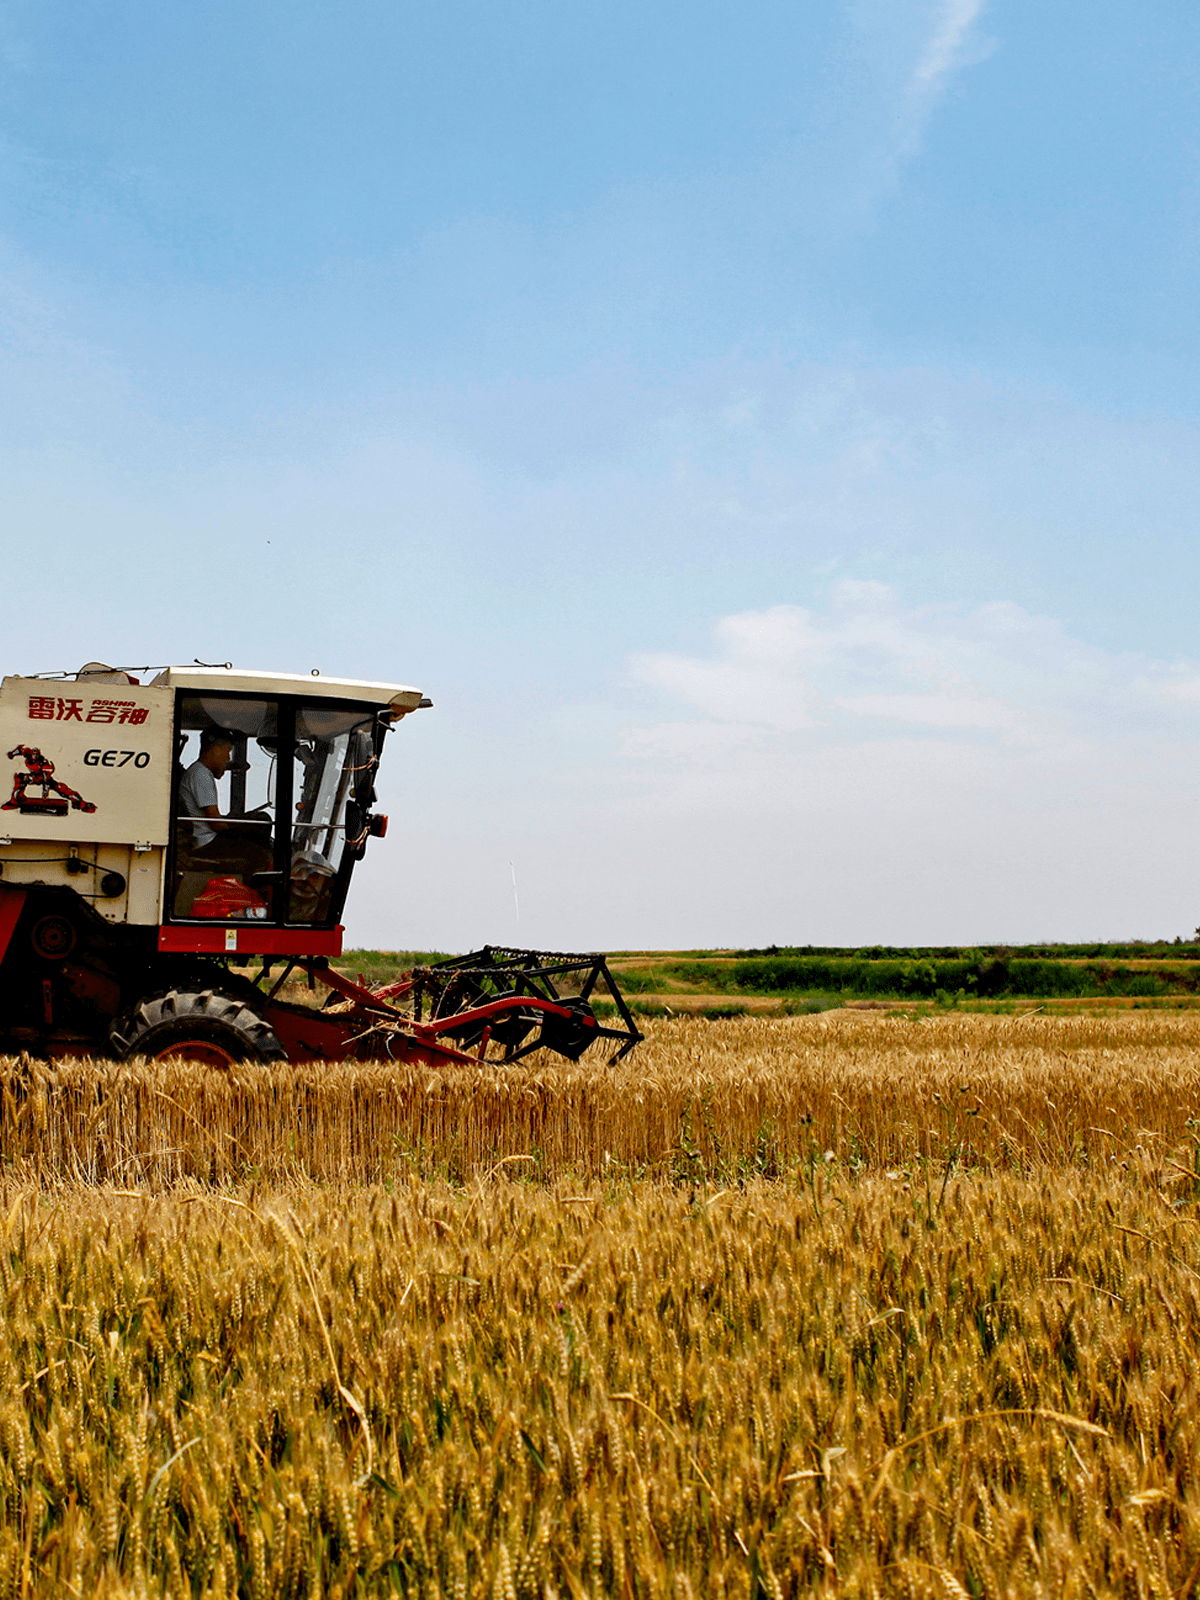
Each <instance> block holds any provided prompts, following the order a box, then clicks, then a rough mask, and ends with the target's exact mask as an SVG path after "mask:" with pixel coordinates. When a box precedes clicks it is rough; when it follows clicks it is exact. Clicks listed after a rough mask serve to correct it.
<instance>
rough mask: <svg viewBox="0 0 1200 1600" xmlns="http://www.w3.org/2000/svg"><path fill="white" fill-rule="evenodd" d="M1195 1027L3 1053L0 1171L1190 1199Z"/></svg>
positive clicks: (686, 1033) (1197, 1091) (657, 1029)
mask: <svg viewBox="0 0 1200 1600" xmlns="http://www.w3.org/2000/svg"><path fill="white" fill-rule="evenodd" d="M1198 1116H1200V1017H1197V1016H1196V1015H1195V1014H1194V1013H1170V1014H1164V1013H1142V1014H1137V1013H1135V1014H1126V1015H1122V1016H1114V1017H1105V1018H1099V1019H1094V1018H1062V1017H1042V1016H1034V1017H1027V1018H1012V1017H986V1016H960V1015H949V1016H943V1017H936V1018H930V1019H922V1020H914V1019H911V1018H900V1017H895V1016H888V1015H886V1014H874V1015H873V1014H870V1013H851V1012H839V1013H825V1014H822V1015H819V1016H813V1017H797V1018H779V1019H764V1018H755V1017H747V1018H742V1019H737V1020H733V1021H728V1022H710V1021H698V1020H692V1019H684V1018H675V1019H667V1020H664V1021H656V1022H654V1023H652V1024H651V1025H650V1032H649V1038H648V1040H647V1042H646V1043H645V1044H644V1045H642V1046H640V1047H639V1049H638V1050H637V1051H636V1052H635V1053H634V1055H633V1056H631V1057H630V1058H628V1059H627V1060H626V1061H625V1062H622V1063H619V1064H618V1065H617V1066H615V1067H610V1066H608V1065H607V1064H606V1062H605V1060H604V1059H603V1057H599V1056H593V1057H592V1058H589V1059H585V1060H584V1061H582V1062H580V1063H578V1064H574V1065H573V1064H571V1063H569V1062H565V1061H562V1060H561V1059H559V1058H557V1057H549V1058H545V1059H540V1060H536V1061H535V1060H532V1059H531V1060H530V1061H529V1062H527V1063H522V1064H520V1065H517V1066H513V1067H504V1066H500V1065H497V1064H492V1063H483V1064H481V1065H480V1066H478V1067H474V1066H472V1067H463V1068H461V1069H454V1070H450V1071H435V1070H432V1069H429V1068H424V1067H398V1066H395V1065H392V1064H390V1063H340V1064H320V1065H316V1066H311V1065H310V1066H289V1065H283V1066H273V1067H241V1068H237V1069H234V1070H231V1071H229V1072H227V1073H226V1072H220V1071H215V1070H213V1069H211V1068H206V1067H201V1066H197V1065H192V1064H189V1063H179V1062H167V1063H162V1062H159V1063H132V1064H125V1065H118V1064H116V1063H111V1062H109V1063H105V1062H87V1061H63V1062H60V1063H59V1064H57V1065H56V1066H49V1067H48V1066H42V1065H38V1064H35V1063H30V1062H27V1061H26V1062H15V1061H14V1062H11V1063H10V1064H9V1067H8V1070H7V1072H6V1074H5V1076H4V1079H3V1094H2V1096H0V1161H3V1163H4V1164H5V1166H6V1167H7V1168H8V1169H9V1170H11V1171H14V1172H16V1173H20V1174H25V1175H27V1176H29V1177H30V1178H33V1179H36V1180H37V1181H39V1182H52V1181H58V1180H66V1181H80V1182H87V1183H115V1184H117V1185H121V1186H130V1185H133V1184H143V1183H150V1184H170V1183H174V1182H177V1181H179V1180H180V1179H198V1180H200V1181H202V1182H206V1183H226V1182H231V1181H233V1182H236V1181H241V1180H244V1179H247V1178H258V1179H261V1180H264V1181H271V1182H280V1181H290V1180H291V1179H292V1178H295V1177H301V1178H304V1179H312V1180H317V1181H322V1182H330V1181H341V1182H362V1183H366V1182H375V1181H379V1180H381V1179H384V1178H387V1177H395V1176H396V1175H398V1174H399V1175H405V1174H408V1173H410V1172H411V1173H416V1174H419V1175H433V1176H438V1175H441V1176H445V1177H447V1178H450V1179H452V1180H454V1181H467V1180H471V1179H474V1178H475V1177H477V1176H479V1175H481V1174H486V1173H488V1172H491V1171H493V1170H494V1169H495V1167H496V1164H497V1163H498V1162H500V1161H508V1162H510V1163H511V1164H512V1165H513V1167H514V1170H515V1169H516V1168H518V1167H519V1168H520V1170H521V1172H522V1174H524V1175H528V1176H529V1177H532V1178H537V1179H547V1178H553V1177H554V1176H556V1175H560V1174H572V1175H574V1176H576V1177H578V1178H580V1179H586V1178H595V1177H601V1176H629V1175H639V1174H640V1175H651V1176H662V1177H685V1178H694V1179H701V1178H713V1179H715V1180H717V1181H720V1182H724V1181H734V1180H737V1179H740V1178H744V1177H747V1176H753V1175H756V1174H757V1175H764V1176H773V1175H781V1174H789V1173H792V1172H794V1171H795V1170H797V1169H798V1168H799V1167H802V1166H807V1167H810V1168H811V1166H812V1165H813V1163H814V1162H826V1161H827V1162H828V1163H831V1164H834V1165H837V1166H841V1167H846V1168H850V1169H853V1170H855V1171H864V1170H865V1171H878V1170H881V1169H882V1170H890V1169H894V1168H900V1167H904V1166H906V1165H909V1164H912V1163H930V1162H933V1163H936V1164H940V1165H941V1166H942V1167H945V1168H947V1169H949V1168H964V1167H965V1168H968V1169H979V1170H985V1171H996V1170H1006V1169H1025V1168H1027V1167H1029V1166H1030V1165H1031V1164H1033V1163H1042V1164H1058V1165H1070V1166H1075V1167H1090V1168H1093V1169H1103V1168H1105V1167H1108V1166H1111V1165H1113V1164H1115V1163H1120V1162H1121V1161H1127V1160H1129V1159H1132V1158H1136V1159H1141V1156H1142V1155H1143V1154H1145V1155H1147V1156H1149V1157H1151V1158H1153V1160H1154V1161H1155V1162H1156V1163H1157V1164H1158V1166H1159V1169H1160V1170H1161V1172H1162V1173H1163V1175H1164V1181H1165V1179H1166V1178H1167V1177H1170V1178H1171V1179H1172V1180H1177V1181H1178V1182H1179V1183H1180V1184H1184V1183H1186V1182H1187V1181H1189V1179H1188V1175H1189V1173H1190V1172H1191V1171H1192V1170H1193V1168H1194V1167H1195V1164H1196V1159H1197V1157H1196V1152H1197V1148H1198V1147H1200V1141H1198V1140H1197V1139H1196V1137H1195V1132H1196V1130H1195V1126H1194V1123H1193V1119H1195V1118H1197V1117H1198Z"/></svg>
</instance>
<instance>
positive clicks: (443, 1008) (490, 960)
mask: <svg viewBox="0 0 1200 1600" xmlns="http://www.w3.org/2000/svg"><path fill="white" fill-rule="evenodd" d="M408 981H409V983H410V984H411V991H412V997H413V1007H414V1014H415V1017H416V1020H417V1022H418V1023H419V1022H421V1021H422V1020H423V1018H422V1013H423V1012H426V1014H427V1015H428V1017H429V1020H430V1022H431V1023H435V1022H436V1023H440V1024H441V1026H440V1027H439V1029H438V1032H439V1033H440V1034H442V1035H444V1036H446V1037H448V1038H451V1039H453V1040H454V1042H455V1044H456V1045H458V1047H459V1048H460V1049H470V1048H472V1047H473V1046H475V1045H477V1044H481V1043H482V1042H483V1041H484V1039H485V1035H486V1039H487V1042H488V1044H491V1043H495V1044H498V1045H500V1046H502V1047H503V1050H504V1059H505V1061H518V1060H520V1058H521V1057H522V1056H526V1055H529V1054H530V1053H531V1051H534V1050H553V1051H554V1052H555V1053H556V1054H558V1055H560V1056H565V1057H566V1058H567V1060H568V1061H578V1060H579V1058H580V1056H581V1055H582V1054H583V1052H584V1051H585V1050H586V1049H587V1048H588V1046H589V1045H591V1044H594V1043H595V1042H596V1041H597V1040H599V1039H612V1040H615V1041H616V1042H617V1044H618V1049H617V1051H616V1053H615V1054H614V1056H613V1058H612V1059H613V1060H614V1061H618V1060H620V1058H621V1057H622V1056H624V1055H627V1054H628V1052H629V1051H630V1050H632V1049H633V1047H634V1045H635V1044H637V1043H638V1042H639V1041H640V1039H641V1038H642V1035H641V1033H640V1032H639V1031H638V1029H637V1027H636V1026H635V1024H634V1021H633V1017H632V1016H631V1015H630V1011H629V1007H628V1006H627V1005H626V1003H625V1000H624V998H623V996H622V994H621V991H620V989H619V988H618V987H617V984H616V982H615V980H614V979H613V976H612V974H611V973H610V972H609V970H608V963H607V962H606V961H605V958H604V957H603V956H602V955H565V954H559V953H557V952H551V951H546V950H508V949H501V948H498V947H495V946H491V945H488V946H485V947H484V949H482V950H476V951H474V952H472V954H470V955H466V956H455V957H453V958H452V959H451V960H449V961H439V962H436V963H434V964H433V965H431V966H425V967H415V968H414V969H413V971H412V973H411V975H410V978H409V980H408ZM601 997H603V998H604V999H606V1000H608V1001H610V1002H611V1003H612V1004H613V1006H614V1008H615V1010H616V1013H617V1015H616V1018H615V1019H614V1021H615V1022H616V1023H617V1024H618V1025H617V1026H613V1027H609V1026H605V1025H604V1024H603V1023H602V1022H601V1021H600V1020H599V1019H598V1018H597V1017H596V1014H595V1012H594V1010H593V1008H592V1000H593V998H601ZM521 999H528V1000H529V1001H530V1002H531V1003H530V1004H529V1006H528V1007H524V1006H521V1005H514V1006H513V1007H512V1008H511V1009H508V1010H505V1011H503V1012H502V1013H501V1014H499V1015H496V1016H494V1017H488V1018H480V1017H479V1016H478V1013H479V1012H480V1011H481V1010H483V1009H485V1008H488V1007H490V1006H493V1005H494V1004H495V1003H496V1002H498V1001H508V1002H512V1001H517V1000H521ZM546 1002H548V1003H549V1005H548V1006H547V1005H546ZM459 1013H475V1014H476V1015H474V1016H472V1017H471V1020H470V1021H465V1022H464V1024H463V1026H462V1027H461V1028H456V1027H455V1026H454V1018H455V1016H457V1015H458V1014H459ZM564 1013H565V1015H564Z"/></svg>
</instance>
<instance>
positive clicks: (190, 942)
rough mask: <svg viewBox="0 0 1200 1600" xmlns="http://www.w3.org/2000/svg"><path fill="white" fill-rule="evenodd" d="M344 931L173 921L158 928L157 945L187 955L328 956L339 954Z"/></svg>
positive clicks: (250, 923) (251, 923)
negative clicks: (187, 924)
mask: <svg viewBox="0 0 1200 1600" xmlns="http://www.w3.org/2000/svg"><path fill="white" fill-rule="evenodd" d="M344 931H345V930H344V929H342V928H340V927H338V928H261V927H257V926H256V925H255V924H254V923H253V922H239V923H237V924H236V925H235V926H230V925H228V924H218V926H216V927H214V928H197V927H181V926H179V925H177V924H176V925H172V926H170V927H162V928H159V930H158V948H159V949H160V950H167V951H173V952H178V953H186V954H188V955H209V956H224V955H235V954H236V955H247V956H325V957H330V956H340V955H341V953H342V934H343V932H344ZM230 934H232V935H233V938H232V940H230V938H229V935H230Z"/></svg>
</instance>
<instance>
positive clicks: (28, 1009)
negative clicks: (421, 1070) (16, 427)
mask: <svg viewBox="0 0 1200 1600" xmlns="http://www.w3.org/2000/svg"><path fill="white" fill-rule="evenodd" d="M429 704H430V701H428V700H427V699H425V698H423V697H422V695H421V693H420V691H419V690H416V689H406V688H401V687H398V686H397V685H395V684H384V683H356V682H351V681H349V680H347V679H342V678H322V677H318V676H315V675H314V676H312V677H307V678H305V677H298V676H292V675H289V674H286V673H260V672H253V673H251V672H240V671H234V670H233V669H232V668H230V667H228V666H227V667H212V666H201V665H199V664H197V665H196V666H194V667H168V668H167V669H165V670H164V671H162V672H160V673H159V674H158V676H157V677H156V678H154V680H153V681H152V682H151V683H149V684H141V683H139V682H138V680H137V679H136V678H134V677H132V676H130V675H129V674H128V673H125V672H123V671H117V670H114V669H112V668H109V667H105V666H102V665H100V664H99V663H92V664H91V665H89V666H86V667H84V668H82V669H81V670H80V671H79V672H78V673H76V674H74V676H73V677H67V678H63V677H57V678H53V679H49V678H46V677H33V678H20V677H15V678H5V679H4V682H3V685H2V686H0V754H4V755H5V756H6V759H7V761H8V762H9V763H10V766H9V768H8V772H7V777H6V776H5V773H4V769H0V795H3V794H7V798H6V799H3V800H2V801H0V1051H15V1050H28V1051H31V1052H36V1053H38V1054H42V1055H50V1056H55V1055H57V1056H62V1055H74V1054H81V1053H87V1054H99V1055H115V1056H117V1057H124V1056H132V1055H138V1056H150V1057H153V1058H156V1059H160V1060H161V1059H164V1058H167V1057H172V1056H175V1057H179V1056H183V1057H187V1058H190V1059H193V1060H199V1061H204V1062H208V1063H210V1064H212V1065H214V1066H228V1065H230V1064H231V1063H233V1062H235V1061H278V1060H289V1061H336V1060H345V1059H350V1058H353V1059H359V1060H370V1059H381V1058H382V1059H391V1060H394V1061H420V1062H425V1063H428V1064H430V1065H434V1066H437V1065H447V1064H450V1063H460V1062H469V1061H479V1060H483V1059H485V1058H487V1052H488V1050H489V1049H491V1050H492V1051H493V1052H494V1055H493V1058H494V1059H501V1058H502V1059H504V1060H506V1061H513V1060H516V1059H518V1058H519V1057H521V1056H523V1055H526V1054H528V1053H529V1052H530V1051H532V1050H537V1049H550V1050H554V1051H557V1052H558V1053H559V1054H560V1055H563V1056H566V1057H567V1058H568V1059H569V1060H572V1061H574V1060H577V1059H578V1058H579V1057H580V1056H581V1055H582V1054H583V1052H584V1051H585V1050H586V1049H587V1048H588V1046H589V1045H591V1044H593V1043H595V1042H596V1041H598V1040H600V1039H607V1040H611V1041H613V1042H614V1044H615V1047H616V1048H615V1054H614V1058H613V1059H614V1060H615V1059H617V1058H618V1057H620V1056H623V1055H625V1054H626V1053H627V1052H628V1051H629V1050H631V1049H632V1048H633V1046H634V1045H635V1044H637V1042H638V1041H639V1039H640V1038H641V1037H642V1036H641V1034H640V1033H639V1032H638V1030H637V1028H636V1027H635V1026H634V1022H633V1018H632V1016H631V1015H630V1012H629V1008H628V1006H627V1005H626V1004H625V1001H624V1000H623V999H622V997H621V994H620V991H619V990H618V988H617V985H616V984H615V982H614V981H613V979H612V977H611V975H610V973H609V971H608V967H607V965H606V963H605V960H604V957H603V956H599V955H552V954H547V953H545V952H538V951H532V950H510V949H497V948H485V949H483V950H479V951H476V952H475V953H474V954H473V955H469V956H462V957H458V958H456V959H454V960H452V961H446V962H440V963H437V964H435V965H432V966H425V967H417V968H414V970H413V971H412V972H410V973H407V974H405V975H404V977H403V978H401V979H400V981H399V982H397V983H393V984H389V985H386V986H381V987H375V988H368V987H366V986H364V985H363V984H361V983H353V982H351V981H349V980H348V979H347V978H345V977H344V976H342V975H341V974H340V973H338V972H335V971H334V970H333V968H332V967H331V966H330V961H331V959H335V958H336V957H338V956H339V955H340V954H341V951H342V928H341V926H340V923H339V917H340V915H341V911H342V907H343V906H344V904H345V901H346V894H347V891H348V889H349V887H350V877H351V874H352V872H353V871H354V868H355V865H356V863H357V862H359V861H361V860H362V858H363V856H364V854H365V852H366V846H367V841H368V839H370V838H382V837H383V836H384V834H385V833H386V832H387V818H386V817H385V816H382V815H380V814H379V813H378V812H375V811H373V809H372V808H373V807H374V805H375V800H376V795H375V774H376V770H377V768H378V765H379V758H380V753H381V751H382V749H383V744H384V740H385V738H386V736H387V734H388V733H389V732H390V731H391V730H392V728H393V727H394V726H395V725H396V724H397V723H398V722H399V721H400V720H401V719H402V718H404V717H406V716H408V715H409V714H410V712H413V711H417V710H419V709H421V708H422V707H426V706H428V705H429ZM9 779H11V784H12V788H11V793H8V781H9ZM226 779H228V784H227V786H225V780H226ZM255 957H258V958H261V959H260V962H259V966H258V970H257V972H256V973H255V975H254V978H253V981H252V980H251V978H250V977H248V976H246V975H245V973H244V972H242V971H238V970H237V969H238V968H247V967H249V968H251V969H253V966H254V962H253V959H252V958H255ZM297 973H303V974H304V975H306V976H307V979H308V982H309V987H310V988H312V987H313V986H314V985H316V984H321V985H323V986H324V987H325V988H326V989H327V990H328V991H329V994H328V998H327V1000H326V1003H325V1005H324V1006H323V1007H322V1008H318V1007H317V1006H316V1005H311V1006H307V1005H295V1004H292V1003H290V1002H288V1001H285V1000H283V999H281V998H280V995H281V991H282V989H283V986H284V984H285V983H287V982H288V980H289V979H290V978H293V977H294V976H295V975H296V974H297ZM594 999H604V1000H607V1001H610V1002H611V1003H612V1006H613V1008H614V1013H615V1014H614V1016H613V1018H612V1021H613V1022H614V1023H615V1024H617V1025H615V1026H605V1025H603V1024H602V1023H601V1021H600V1020H599V1019H598V1018H597V1017H596V1014H595V1011H594V1009H593V1005H592V1001H593V1000H594Z"/></svg>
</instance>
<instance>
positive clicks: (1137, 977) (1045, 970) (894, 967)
mask: <svg viewBox="0 0 1200 1600" xmlns="http://www.w3.org/2000/svg"><path fill="white" fill-rule="evenodd" d="M672 981H675V982H678V983H681V984H684V985H688V986H693V985H694V986H699V987H702V988H704V989H706V990H709V991H715V992H718V993H725V994H779V995H798V994H805V993H811V992H813V991H819V992H821V993H825V994H845V995H862V996H879V997H881V998H887V999H908V998H912V999H932V998H933V997H934V996H936V995H937V994H939V993H942V994H951V995H956V994H961V995H964V996H965V997H967V998H978V999H980V1000H984V999H1001V998H1004V997H1006V996H1011V995H1024V996H1034V997H1038V998H1047V999H1049V998H1053V997H1055V996H1073V995H1162V994H1168V993H1176V994H1178V993H1198V992H1200V965H1193V964H1191V963H1189V964H1187V965H1183V964H1182V963H1181V964H1180V965H1179V966H1178V967H1174V966H1173V967H1170V968H1162V969H1159V970H1153V969H1151V970H1146V969H1145V968H1143V969H1141V970H1134V969H1130V968H1129V967H1127V966H1125V965H1124V964H1122V963H1120V962H1113V961H1104V960H1101V961H1061V960H1059V961H1055V960H1048V959H1044V958H1039V957H1036V956H997V955H986V954H983V953H976V952H965V951H957V952H955V954H954V955H953V956H951V957H948V958H929V959H927V960H916V959H911V958H909V959H903V960H896V959H890V960H889V959H886V958H884V959H868V958H865V957H864V956H863V955H862V954H861V953H859V954H857V955H852V956H830V955H771V956H750V957H745V958H743V959H741V960H732V961H721V962H717V961H688V960H683V961H678V960H675V961H673V960H669V959H668V960H666V961H656V962H654V963H653V964H652V965H651V966H649V967H648V969H647V970H646V971H643V972H637V973H634V972H628V971H626V972H623V973H622V974H621V983H622V985H623V987H624V988H626V989H627V990H628V991H630V992H631V993H636V992H639V991H640V992H648V991H651V990H655V989H661V988H664V987H667V986H669V984H670V983H671V982H672Z"/></svg>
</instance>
